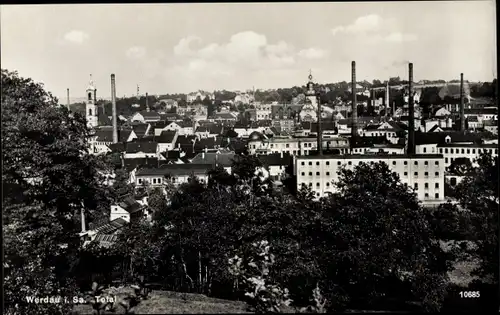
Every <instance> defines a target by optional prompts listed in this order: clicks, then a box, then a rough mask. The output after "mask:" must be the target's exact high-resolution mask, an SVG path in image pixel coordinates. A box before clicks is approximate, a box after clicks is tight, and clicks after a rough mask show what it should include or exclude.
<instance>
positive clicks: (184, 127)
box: [178, 120, 198, 135]
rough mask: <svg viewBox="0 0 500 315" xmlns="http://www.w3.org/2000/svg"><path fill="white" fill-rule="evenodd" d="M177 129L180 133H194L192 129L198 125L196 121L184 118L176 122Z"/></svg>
mask: <svg viewBox="0 0 500 315" xmlns="http://www.w3.org/2000/svg"><path fill="white" fill-rule="evenodd" d="M178 125H179V127H180V128H179V130H178V133H179V134H180V135H194V130H195V128H196V127H197V126H198V123H197V122H196V121H191V120H184V121H180V122H179V123H178Z"/></svg>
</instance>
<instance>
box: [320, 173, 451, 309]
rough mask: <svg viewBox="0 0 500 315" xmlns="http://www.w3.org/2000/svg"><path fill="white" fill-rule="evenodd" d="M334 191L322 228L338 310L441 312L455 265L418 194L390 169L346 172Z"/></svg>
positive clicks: (330, 288) (326, 278) (330, 291)
mask: <svg viewBox="0 0 500 315" xmlns="http://www.w3.org/2000/svg"><path fill="white" fill-rule="evenodd" d="M335 186H336V188H337V193H335V194H334V195H333V196H331V197H329V198H328V199H326V200H325V206H324V207H325V208H324V212H323V218H322V219H323V220H322V221H321V225H322V227H321V228H317V229H316V230H317V231H322V234H321V235H318V237H320V239H322V240H323V244H325V245H324V246H325V247H323V248H321V249H320V248H318V249H317V250H318V251H320V252H323V255H322V256H319V257H322V258H321V260H320V263H319V265H321V266H324V267H323V268H324V273H323V274H324V276H323V277H324V278H323V279H324V283H325V286H326V287H327V288H328V289H327V291H328V294H327V295H328V296H330V298H329V300H331V301H333V302H334V303H335V304H334V306H336V307H337V308H346V307H349V306H351V307H352V306H356V308H357V309H360V308H362V307H360V306H364V307H365V308H368V309H380V308H383V307H387V306H388V305H391V306H393V307H396V310H401V309H403V308H407V307H408V305H407V303H409V302H419V304H420V305H421V307H422V308H423V309H427V310H437V309H439V307H440V303H441V301H442V300H443V298H444V294H445V291H446V286H445V283H446V280H447V276H446V272H447V270H448V268H449V265H448V264H447V263H446V258H447V257H446V255H445V254H444V252H443V251H442V250H441V248H440V246H439V243H438V240H436V238H435V236H434V234H433V231H432V230H430V228H429V224H428V222H427V216H426V214H425V212H424V210H423V209H422V207H421V206H420V205H419V203H418V200H417V198H416V196H415V193H414V192H413V191H411V189H409V188H408V186H407V185H406V184H402V183H401V182H400V179H399V177H398V175H397V174H396V173H392V172H391V171H390V170H389V167H388V166H387V164H385V163H375V164H373V165H368V164H365V163H361V164H360V165H359V166H356V167H355V168H354V170H348V169H345V168H344V169H341V170H340V172H339V181H338V182H337V183H335ZM326 244H328V245H326Z"/></svg>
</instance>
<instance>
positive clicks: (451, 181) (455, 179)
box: [436, 177, 457, 186]
mask: <svg viewBox="0 0 500 315" xmlns="http://www.w3.org/2000/svg"><path fill="white" fill-rule="evenodd" d="M456 184H457V178H456V177H452V178H451V179H450V185H451V186H455V185H456ZM436 185H437V184H436Z"/></svg>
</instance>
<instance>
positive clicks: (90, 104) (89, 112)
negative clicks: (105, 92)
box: [85, 75, 98, 128]
mask: <svg viewBox="0 0 500 315" xmlns="http://www.w3.org/2000/svg"><path fill="white" fill-rule="evenodd" d="M96 102H97V89H96V88H95V85H94V81H93V80H92V75H90V82H89V85H88V87H87V90H86V100H85V104H86V106H85V117H86V118H87V126H88V127H90V128H95V127H97V122H98V120H97V105H96Z"/></svg>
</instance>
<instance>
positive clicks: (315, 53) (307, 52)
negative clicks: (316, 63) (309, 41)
mask: <svg viewBox="0 0 500 315" xmlns="http://www.w3.org/2000/svg"><path fill="white" fill-rule="evenodd" d="M326 54H327V53H326V51H325V50H323V49H321V48H314V47H312V48H308V49H302V50H301V51H299V53H298V55H299V56H300V57H302V58H306V59H321V58H323V57H325V56H326Z"/></svg>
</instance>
